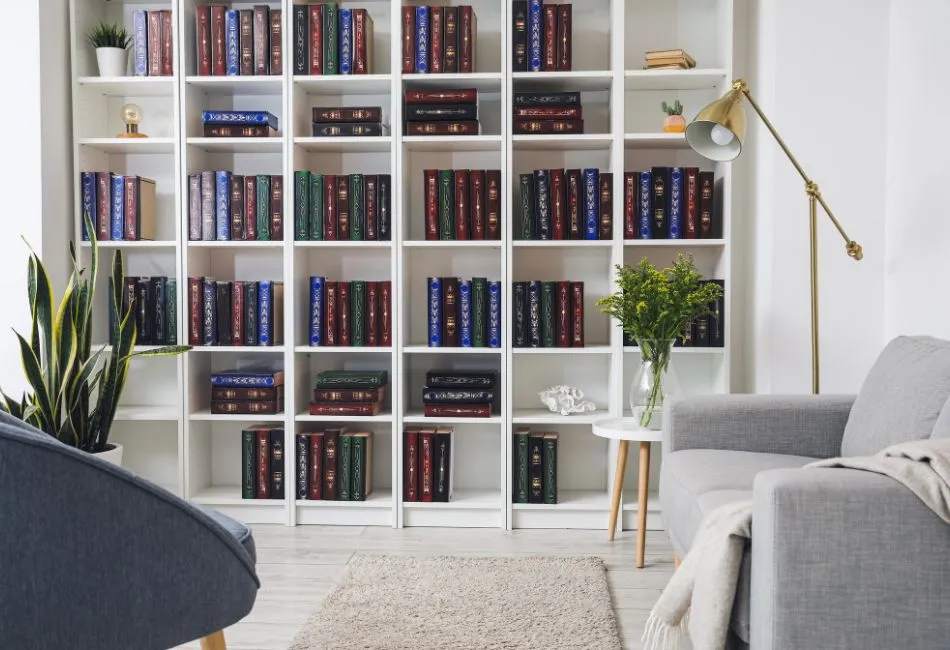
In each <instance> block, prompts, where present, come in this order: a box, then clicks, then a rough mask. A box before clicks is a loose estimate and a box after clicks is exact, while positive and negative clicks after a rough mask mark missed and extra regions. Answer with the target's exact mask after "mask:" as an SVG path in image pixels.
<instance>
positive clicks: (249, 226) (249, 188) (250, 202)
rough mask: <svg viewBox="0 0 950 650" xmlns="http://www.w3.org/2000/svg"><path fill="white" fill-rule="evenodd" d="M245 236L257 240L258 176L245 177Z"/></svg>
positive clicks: (250, 239)
mask: <svg viewBox="0 0 950 650" xmlns="http://www.w3.org/2000/svg"><path fill="white" fill-rule="evenodd" d="M244 235H245V239H247V240H248V241H256V240H257V176H253V175H251V176H245V177H244Z"/></svg>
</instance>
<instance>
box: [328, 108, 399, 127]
mask: <svg viewBox="0 0 950 650" xmlns="http://www.w3.org/2000/svg"><path fill="white" fill-rule="evenodd" d="M382 120H383V109H382V108H381V107H379V106H353V107H339V108H338V107H326V106H314V107H313V122H315V123H318V124H322V123H325V122H329V123H345V122H360V123H362V122H366V123H375V122H381V121H382Z"/></svg>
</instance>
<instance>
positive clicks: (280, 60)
mask: <svg viewBox="0 0 950 650" xmlns="http://www.w3.org/2000/svg"><path fill="white" fill-rule="evenodd" d="M282 30H283V27H282V19H281V10H280V9H271V10H270V66H269V68H270V73H271V74H272V75H281V74H283V70H284V57H283V49H284V46H283V45H282V44H281V31H282Z"/></svg>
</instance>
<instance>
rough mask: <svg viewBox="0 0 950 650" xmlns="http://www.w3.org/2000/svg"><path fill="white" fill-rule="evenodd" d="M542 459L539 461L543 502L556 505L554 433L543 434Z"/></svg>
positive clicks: (555, 449) (555, 439)
mask: <svg viewBox="0 0 950 650" xmlns="http://www.w3.org/2000/svg"><path fill="white" fill-rule="evenodd" d="M543 440H544V443H543V444H544V447H543V452H544V457H543V458H542V459H541V467H542V469H543V470H544V471H543V477H542V479H541V488H542V493H543V501H544V503H548V504H555V503H557V440H558V436H557V434H556V433H545V434H544V439H543Z"/></svg>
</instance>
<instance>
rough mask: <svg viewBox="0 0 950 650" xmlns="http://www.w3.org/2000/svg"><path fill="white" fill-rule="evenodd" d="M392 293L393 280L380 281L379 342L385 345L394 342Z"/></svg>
mask: <svg viewBox="0 0 950 650" xmlns="http://www.w3.org/2000/svg"><path fill="white" fill-rule="evenodd" d="M392 293H393V283H392V280H383V281H381V282H380V283H379V344H380V345H382V346H384V347H389V346H391V345H392V344H393V311H392V309H393V306H392Z"/></svg>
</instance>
